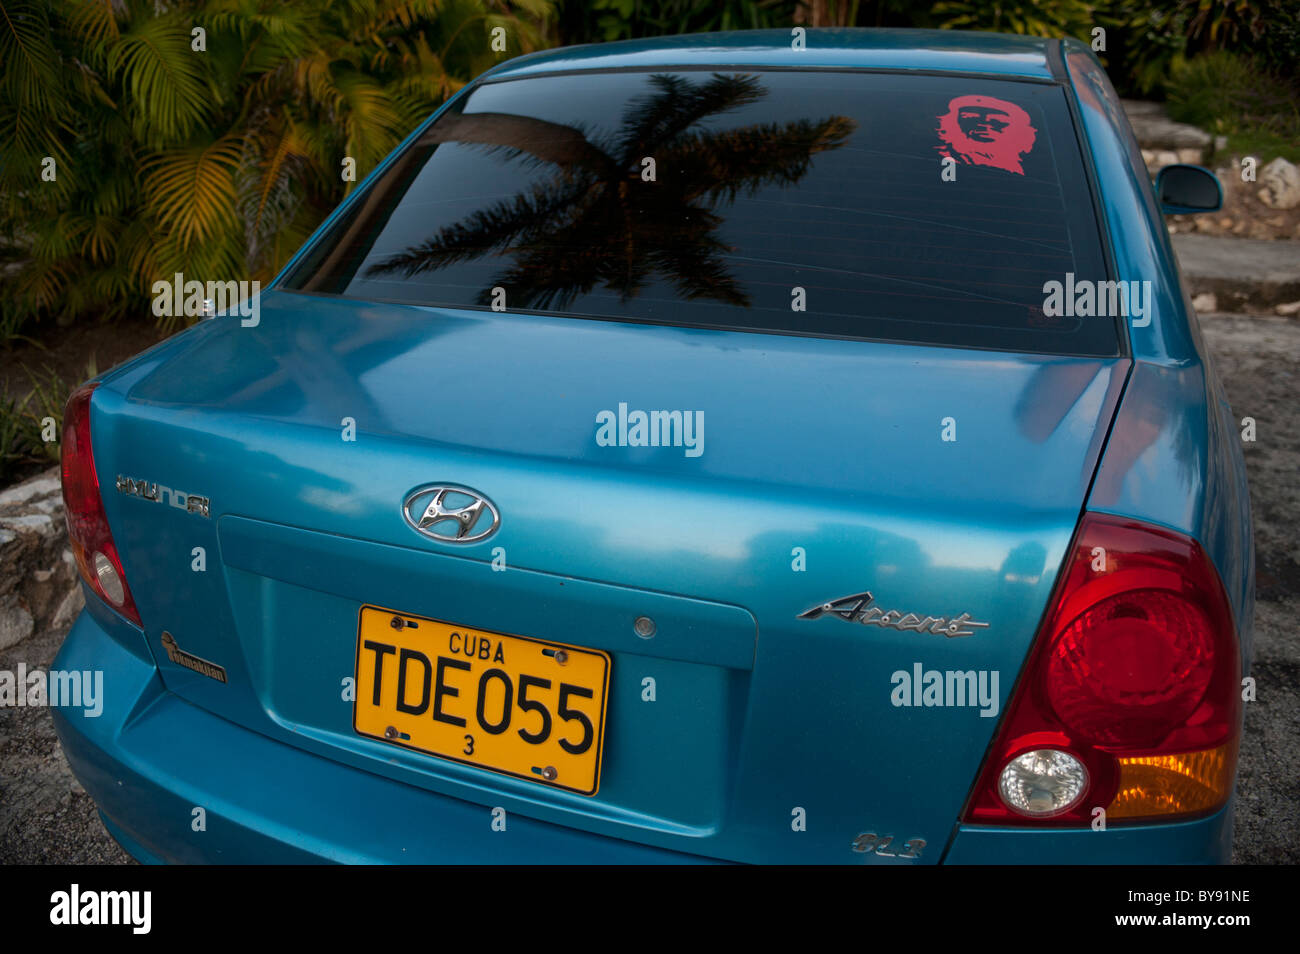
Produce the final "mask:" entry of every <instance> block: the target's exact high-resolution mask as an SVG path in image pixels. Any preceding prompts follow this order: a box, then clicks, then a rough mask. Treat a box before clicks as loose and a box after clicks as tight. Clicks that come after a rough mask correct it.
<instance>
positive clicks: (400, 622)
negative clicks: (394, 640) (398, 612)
mask: <svg viewBox="0 0 1300 954" xmlns="http://www.w3.org/2000/svg"><path fill="white" fill-rule="evenodd" d="M388 625H389V626H391V627H393V629H401V628H402V627H403V626H405V625H406V620H404V619H402V617H400V616H394V617H393V618H392V619H390V620H389V621H388Z"/></svg>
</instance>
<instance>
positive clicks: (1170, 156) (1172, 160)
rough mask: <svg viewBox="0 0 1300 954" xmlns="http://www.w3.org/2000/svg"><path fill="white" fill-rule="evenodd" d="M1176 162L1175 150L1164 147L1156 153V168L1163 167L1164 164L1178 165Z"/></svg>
mask: <svg viewBox="0 0 1300 954" xmlns="http://www.w3.org/2000/svg"><path fill="white" fill-rule="evenodd" d="M1178 162H1179V159H1178V153H1176V152H1172V151H1170V150H1168V149H1166V150H1164V151H1162V152H1158V153H1156V167H1157V168H1160V169H1163V168H1164V167H1165V166H1176V165H1178Z"/></svg>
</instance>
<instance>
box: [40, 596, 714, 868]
mask: <svg viewBox="0 0 1300 954" xmlns="http://www.w3.org/2000/svg"><path fill="white" fill-rule="evenodd" d="M137 635H138V634H137ZM53 665H54V668H56V669H63V670H87V669H90V670H95V669H98V670H102V671H103V673H104V692H103V696H104V703H103V712H102V713H101V715H99V716H98V717H97V718H88V717H86V716H83V715H82V714H81V712H80V711H79V710H75V709H70V710H62V709H54V710H53V713H54V727H55V732H56V733H57V734H58V737H59V741H60V742H61V743H62V744H63V751H64V753H65V754H66V755H67V758H68V763H69V764H70V765H71V766H72V771H73V773H74V774H75V775H76V776H77V779H78V780H79V781H80V782H81V784H82V786H84V787H85V789H86V791H87V792H88V793H89V794H90V796H91V798H93V799H94V800H95V803H96V805H97V806H98V807H99V810H100V814H101V815H102V816H103V818H104V821H105V824H106V826H107V827H108V830H109V832H110V833H111V834H112V835H113V837H114V838H116V839H117V840H118V842H119V843H120V844H121V845H122V847H123V848H125V849H126V850H127V851H128V852H129V853H130V854H131V855H133V856H134V857H135V858H137V859H138V860H140V861H144V862H159V861H161V862H180V863H205V862H206V863H222V864H267V863H290V864H292V863H314V862H352V863H363V864H364V863H371V864H373V863H403V864H484V863H487V864H511V863H514V864H519V863H523V864H527V863H545V864H566V863H590V864H663V863H673V864H682V863H692V862H707V861H708V859H704V858H699V857H697V856H694V855H687V854H682V853H678V852H672V851H665V850H663V849H659V848H650V847H646V846H644V845H638V844H634V843H632V842H627V841H621V840H618V839H613V838H605V837H600V836H597V835H590V834H587V833H585V832H581V831H576V830H574V829H570V828H564V827H561V826H559V825H552V824H547V823H544V822H538V821H534V820H532V819H529V818H526V817H524V816H522V815H518V814H510V815H508V816H507V817H506V819H505V822H506V830H505V831H504V832H503V831H493V829H492V813H491V808H490V807H489V806H483V805H476V804H472V803H470V802H465V801H462V800H460V799H455V798H449V797H447V796H445V795H439V794H437V793H435V792H429V791H426V790H424V789H420V788H415V787H412V786H410V785H403V784H401V783H400V782H394V781H392V780H390V779H386V778H382V777H380V776H377V775H372V774H369V773H367V772H361V771H357V770H356V769H353V768H350V767H348V766H345V765H342V764H339V763H337V762H333V761H331V760H329V759H325V758H321V757H319V756H317V755H313V754H311V753H308V752H303V751H301V750H299V749H296V748H294V747H292V746H288V745H284V744H282V743H280V742H275V741H272V740H271V739H268V738H267V737H265V736H263V735H260V734H258V733H256V732H252V731H249V730H248V729H245V728H242V727H240V726H238V725H235V724H234V723H232V722H228V721H226V720H225V719H222V718H220V717H219V716H215V715H213V714H211V713H210V712H207V711H206V710H203V709H200V708H198V707H196V706H194V705H191V704H190V703H188V702H186V701H185V700H183V699H181V698H180V697H179V696H177V695H175V694H174V693H170V692H168V691H167V690H166V689H165V688H164V687H163V684H162V681H161V680H160V679H159V677H158V674H157V670H156V669H155V667H154V665H153V663H152V662H151V661H148V660H146V659H142V658H141V656H140V655H138V654H137V653H134V652H131V651H130V650H129V649H128V648H126V646H124V645H123V643H122V642H119V641H118V640H117V639H114V638H113V637H111V636H110V635H109V634H108V633H107V632H105V630H104V629H103V628H102V627H101V626H100V624H99V622H97V621H96V620H95V619H93V618H92V617H91V615H90V614H89V613H85V612H83V613H82V614H81V617H80V618H79V619H78V620H77V622H76V624H75V625H74V626H73V627H72V631H71V632H70V633H69V634H68V637H67V639H66V640H65V641H64V644H63V648H62V649H61V650H60V651H59V655H58V658H57V659H56V660H55V662H54V664H53ZM197 808H202V809H203V813H202V814H203V816H204V830H202V831H195V830H194V828H195V826H196V814H197V813H196V812H195V809H197Z"/></svg>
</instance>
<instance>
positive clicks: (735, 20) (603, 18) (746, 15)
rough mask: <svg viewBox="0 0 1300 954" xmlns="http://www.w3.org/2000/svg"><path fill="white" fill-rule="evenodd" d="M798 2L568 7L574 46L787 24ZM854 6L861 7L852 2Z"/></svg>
mask: <svg viewBox="0 0 1300 954" xmlns="http://www.w3.org/2000/svg"><path fill="white" fill-rule="evenodd" d="M796 3H797V0H590V2H588V3H585V4H571V5H570V7H569V8H568V9H566V15H567V18H568V19H569V20H570V23H568V24H567V25H566V26H567V30H566V32H568V33H570V34H572V35H574V36H575V38H574V40H573V42H582V41H584V40H594V41H603V42H609V41H611V40H629V39H637V38H640V37H649V36H670V35H676V34H681V33H707V32H710V31H713V30H761V29H765V28H768V27H778V26H788V25H789V24H790V23H791V22H792V18H793V16H794V9H795V6H796ZM853 6H854V7H855V8H856V6H857V4H856V3H855V4H853Z"/></svg>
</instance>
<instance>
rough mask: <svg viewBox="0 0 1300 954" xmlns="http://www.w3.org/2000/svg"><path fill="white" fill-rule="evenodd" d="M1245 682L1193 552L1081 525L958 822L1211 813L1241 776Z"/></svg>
mask: <svg viewBox="0 0 1300 954" xmlns="http://www.w3.org/2000/svg"><path fill="white" fill-rule="evenodd" d="M1240 681H1241V662H1240V655H1239V649H1238V645H1237V637H1236V632H1235V628H1234V626H1233V619H1232V611H1231V609H1230V607H1229V606H1228V600H1227V597H1226V595H1225V593H1224V590H1223V584H1222V583H1221V581H1220V580H1219V576H1218V573H1217V572H1216V571H1215V569H1214V566H1213V564H1211V563H1210V561H1209V559H1208V558H1207V557H1206V555H1205V553H1204V551H1202V550H1201V548H1200V546H1199V545H1197V543H1196V542H1195V541H1194V540H1192V539H1190V538H1188V537H1185V536H1182V535H1180V534H1176V533H1172V532H1170V531H1167V530H1163V529H1158V528H1156V527H1151V526H1147V525H1145V524H1140V523H1137V522H1134V521H1132V520H1127V519H1123V518H1119V517H1112V516H1107V515H1101V514H1085V515H1084V518H1083V520H1082V522H1081V523H1080V526H1079V532H1078V534H1077V535H1076V537H1075V541H1074V546H1073V549H1072V551H1071V553H1070V555H1069V557H1068V558H1067V560H1066V561H1065V572H1064V573H1063V574H1062V577H1061V579H1060V580H1059V581H1058V583H1057V586H1056V590H1055V593H1054V594H1053V599H1052V604H1051V606H1050V607H1049V610H1048V613H1047V615H1046V617H1045V619H1044V622H1043V627H1042V629H1041V630H1040V632H1039V635H1038V639H1037V640H1036V642H1035V645H1034V647H1033V649H1032V650H1031V651H1030V655H1029V659H1028V661H1027V663H1026V668H1025V671H1024V673H1023V675H1022V676H1021V679H1020V682H1019V683H1018V684H1017V686H1016V690H1015V693H1014V696H1013V698H1012V700H1011V704H1010V705H1009V706H1008V708H1007V714H1006V717H1005V719H1004V721H1003V724H1002V726H1001V728H1000V729H999V732H998V735H997V738H996V739H995V740H994V743H993V746H992V748H991V749H990V752H989V756H988V758H987V759H986V760H985V764H984V767H983V769H982V770H981V773H980V779H979V781H978V782H977V783H976V787H975V790H974V792H973V793H972V795H971V798H970V801H969V802H968V804H967V808H966V812H965V816H964V820H965V821H967V822H974V823H979V824H998V825H1040V826H1041V825H1047V826H1058V827H1059V826H1078V825H1081V824H1087V823H1089V822H1091V820H1092V817H1093V813H1094V809H1096V808H1104V809H1105V810H1106V819H1107V821H1108V822H1110V821H1115V820H1125V819H1142V820H1148V821H1167V820H1173V819H1176V818H1187V817H1192V816H1195V815H1203V814H1207V813H1209V812H1212V811H1214V810H1216V809H1218V808H1219V807H1220V806H1222V805H1223V804H1224V803H1225V802H1226V801H1227V798H1228V796H1229V794H1230V793H1231V789H1232V783H1233V778H1234V775H1235V773H1236V765H1237V740H1238V735H1239V728H1240V719H1241V705H1240Z"/></svg>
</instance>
